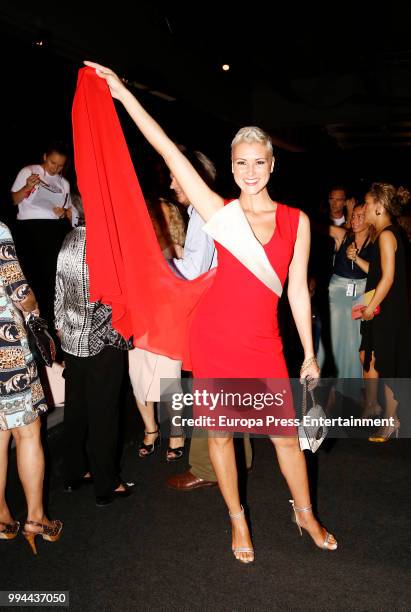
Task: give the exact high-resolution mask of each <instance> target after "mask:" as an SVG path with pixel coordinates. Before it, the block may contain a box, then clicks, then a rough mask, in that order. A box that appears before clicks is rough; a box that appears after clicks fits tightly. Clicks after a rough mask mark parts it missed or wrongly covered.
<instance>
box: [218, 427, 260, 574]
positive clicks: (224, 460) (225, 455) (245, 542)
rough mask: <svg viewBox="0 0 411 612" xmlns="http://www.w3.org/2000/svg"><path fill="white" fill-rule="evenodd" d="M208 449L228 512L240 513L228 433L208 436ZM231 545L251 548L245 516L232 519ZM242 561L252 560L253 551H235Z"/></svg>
mask: <svg viewBox="0 0 411 612" xmlns="http://www.w3.org/2000/svg"><path fill="white" fill-rule="evenodd" d="M208 451H209V455H210V459H211V463H212V465H213V468H214V471H215V473H216V476H217V480H218V485H219V487H220V491H221V494H222V496H223V497H224V501H225V503H226V504H227V507H228V511H229V512H230V514H238V513H241V504H240V495H239V492H238V477H237V466H236V462H235V452H234V442H233V438H232V437H231V436H230V435H225V436H224V435H221V434H220V435H218V434H217V435H215V436H210V437H209V438H208ZM232 529H233V531H232V534H233V538H232V547H233V549H234V548H238V547H244V548H252V544H251V536H250V531H249V529H248V525H247V521H246V519H245V516H240V517H239V518H236V519H233V520H232ZM235 556H236V558H237V559H239V560H240V561H243V562H250V561H253V560H254V553H251V552H238V553H235Z"/></svg>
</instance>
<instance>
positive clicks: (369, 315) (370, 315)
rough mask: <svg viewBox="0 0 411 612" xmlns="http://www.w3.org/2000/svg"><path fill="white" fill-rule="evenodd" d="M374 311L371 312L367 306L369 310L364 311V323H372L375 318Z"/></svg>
mask: <svg viewBox="0 0 411 612" xmlns="http://www.w3.org/2000/svg"><path fill="white" fill-rule="evenodd" d="M374 316H375V315H374V311H373V310H370V309H369V308H368V306H367V308H364V310H363V311H362V317H361V318H362V320H363V321H371V320H372V319H373V318H374Z"/></svg>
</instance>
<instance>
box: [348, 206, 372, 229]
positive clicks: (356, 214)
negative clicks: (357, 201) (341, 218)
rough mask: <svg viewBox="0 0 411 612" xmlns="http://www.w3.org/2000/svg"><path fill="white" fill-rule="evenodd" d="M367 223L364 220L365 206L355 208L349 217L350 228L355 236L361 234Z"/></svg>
mask: <svg viewBox="0 0 411 612" xmlns="http://www.w3.org/2000/svg"><path fill="white" fill-rule="evenodd" d="M368 225H369V224H368V223H367V221H366V219H365V205H363V206H356V207H355V208H354V210H353V212H352V216H351V227H352V230H353V232H354V234H356V233H357V232H362V231H363V230H365V229H367V228H368Z"/></svg>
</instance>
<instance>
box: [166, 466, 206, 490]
mask: <svg viewBox="0 0 411 612" xmlns="http://www.w3.org/2000/svg"><path fill="white" fill-rule="evenodd" d="M166 484H167V486H168V487H170V488H171V489H176V490H177V491H192V490H193V489H200V488H201V487H216V486H217V482H213V481H211V480H204V478H198V476H194V474H192V473H191V472H190V471H187V472H183V473H182V474H175V475H174V476H170V478H167V480H166Z"/></svg>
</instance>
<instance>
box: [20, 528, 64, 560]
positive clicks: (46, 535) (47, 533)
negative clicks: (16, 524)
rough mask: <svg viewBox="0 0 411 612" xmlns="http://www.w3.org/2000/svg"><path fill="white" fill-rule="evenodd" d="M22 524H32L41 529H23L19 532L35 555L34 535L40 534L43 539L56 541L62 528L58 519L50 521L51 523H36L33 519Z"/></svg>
mask: <svg viewBox="0 0 411 612" xmlns="http://www.w3.org/2000/svg"><path fill="white" fill-rule="evenodd" d="M24 525H25V526H26V525H34V526H35V527H40V528H41V531H26V530H23V531H22V532H21V533H22V534H23V535H24V537H25V538H26V540H27V542H28V543H29V544H30V546H31V549H32V551H33V553H34V554H35V555H37V548H36V536H38V535H40V536H41V537H42V538H43V540H48V541H49V542H57V540H59V539H60V536H61V531H62V529H63V523H62V522H61V521H58V520H54V521H51V525H45V524H44V523H36V522H35V521H26V522H25V524H24Z"/></svg>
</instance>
